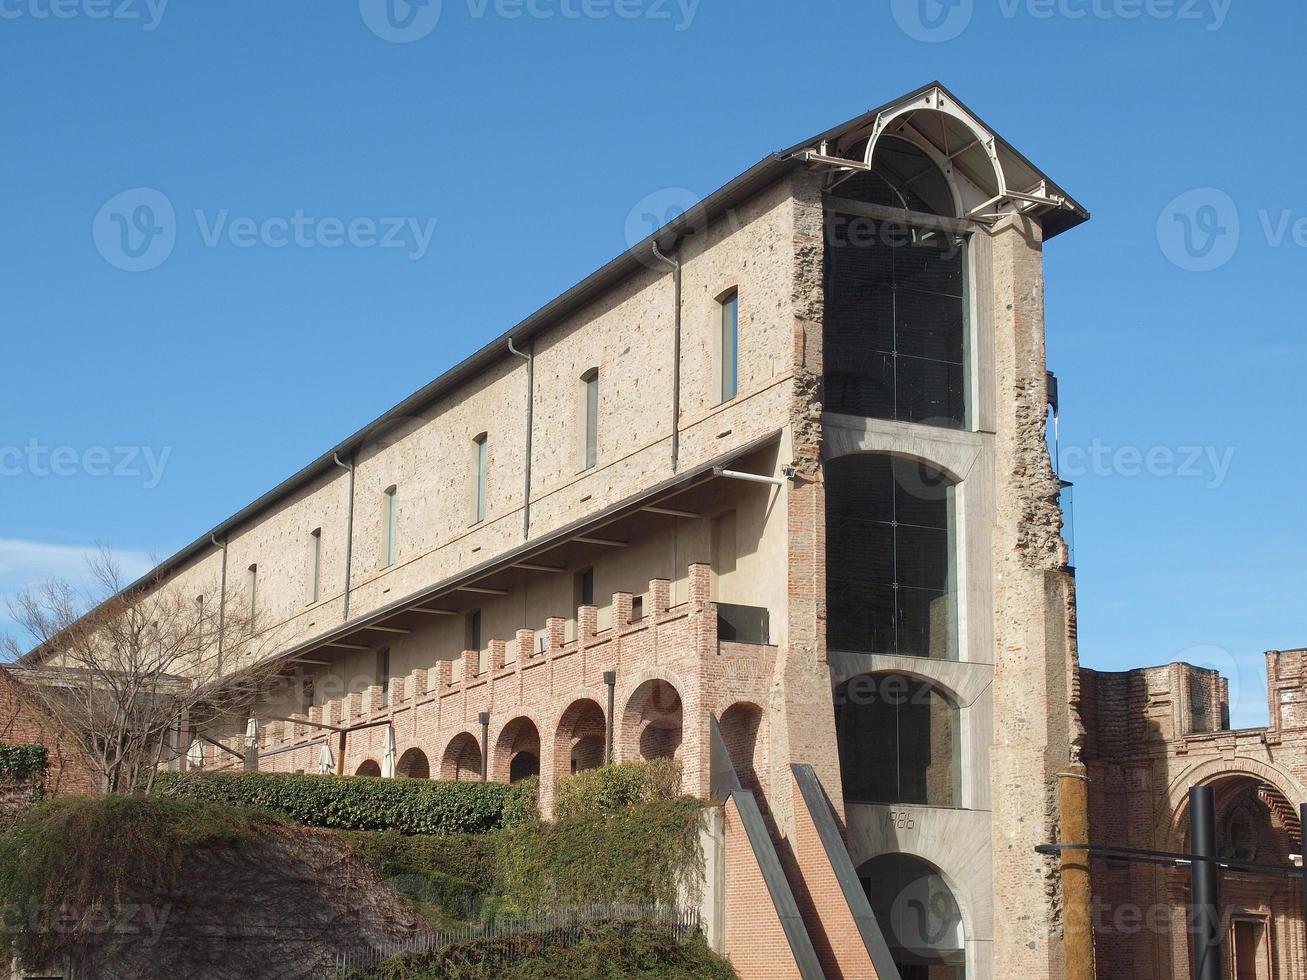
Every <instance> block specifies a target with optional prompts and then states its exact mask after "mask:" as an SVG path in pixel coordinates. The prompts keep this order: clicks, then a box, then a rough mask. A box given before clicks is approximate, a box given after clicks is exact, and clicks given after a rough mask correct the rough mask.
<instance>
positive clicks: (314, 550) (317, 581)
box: [309, 527, 322, 605]
mask: <svg viewBox="0 0 1307 980" xmlns="http://www.w3.org/2000/svg"><path fill="white" fill-rule="evenodd" d="M321 584H322V528H320V527H315V528H314V529H313V530H312V531H310V532H309V605H313V603H315V602H317V601H318V594H319V590H320V588H321Z"/></svg>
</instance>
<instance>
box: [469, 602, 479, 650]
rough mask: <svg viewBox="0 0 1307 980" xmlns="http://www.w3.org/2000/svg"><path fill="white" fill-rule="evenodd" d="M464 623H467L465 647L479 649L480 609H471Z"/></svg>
mask: <svg viewBox="0 0 1307 980" xmlns="http://www.w3.org/2000/svg"><path fill="white" fill-rule="evenodd" d="M466 623H467V638H466V643H467V646H466V649H468V650H480V649H481V610H480V609H474V610H472V612H470V613H468V614H467V620H466Z"/></svg>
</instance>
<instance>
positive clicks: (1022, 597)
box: [990, 217, 1080, 980]
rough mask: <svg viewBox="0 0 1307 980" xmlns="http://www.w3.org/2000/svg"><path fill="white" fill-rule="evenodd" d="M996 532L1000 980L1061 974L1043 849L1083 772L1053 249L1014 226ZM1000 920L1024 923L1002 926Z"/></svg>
mask: <svg viewBox="0 0 1307 980" xmlns="http://www.w3.org/2000/svg"><path fill="white" fill-rule="evenodd" d="M992 247H993V274H994V328H995V329H994V336H995V351H994V360H995V366H996V377H995V391H996V394H997V397H996V417H995V440H994V442H995V465H994V479H995V487H994V498H995V501H996V520H995V528H994V539H993V552H992V554H993V560H994V583H995V594H994V684H993V699H994V740H993V746H992V749H991V752H990V769H991V788H992V798H993V853H994V908H995V911H996V913H998V914H996V915H995V917H994V963H993V973H994V976H996V977H1022V978H1024V980H1048V978H1053V977H1061V976H1063V975H1064V974H1065V964H1064V951H1063V949H1062V937H1061V921H1060V919H1061V911H1060V909H1061V902H1060V898H1059V894H1058V893H1059V885H1060V883H1059V879H1058V874H1057V866H1056V864H1055V863H1054V862H1052V861H1049V860H1047V859H1045V858H1042V857H1040V856H1039V855H1037V854H1035V853H1034V848H1035V845H1037V844H1042V843H1046V842H1048V841H1053V840H1056V839H1057V785H1056V782H1057V780H1056V773H1057V771H1058V770H1059V769H1061V768H1063V767H1064V766H1067V765H1068V764H1071V763H1073V762H1076V761H1078V758H1077V756H1078V752H1076V751H1075V750H1074V748H1073V743H1075V742H1078V741H1079V739H1080V733H1079V722H1078V709H1077V707H1076V706H1075V705H1074V704H1073V692H1072V688H1071V683H1070V678H1071V676H1072V674H1073V672H1074V671H1075V669H1076V663H1075V652H1074V646H1073V642H1072V638H1071V629H1072V623H1073V622H1074V610H1075V591H1074V582H1073V580H1072V579H1071V577H1070V575H1069V574H1067V571H1066V547H1065V545H1064V543H1063V541H1062V538H1061V536H1060V533H1059V532H1060V528H1061V513H1060V511H1059V509H1058V505H1057V498H1058V483H1057V479H1056V477H1055V476H1054V475H1053V468H1052V465H1051V462H1050V460H1049V455H1048V443H1047V439H1046V433H1045V419H1046V417H1047V412H1048V391H1047V381H1046V375H1045V354H1044V306H1043V284H1044V280H1043V243H1042V235H1041V230H1040V228H1039V226H1038V225H1037V224H1036V223H1035V222H1033V221H1031V220H1029V219H1027V218H1020V217H1013V218H1007V219H1005V220H1004V221H1002V222H1001V223H1000V224H999V225H998V226H997V227H996V228H995V229H994V232H993V241H992ZM999 910H1009V912H1010V910H1020V914H1004V913H1000V912H999Z"/></svg>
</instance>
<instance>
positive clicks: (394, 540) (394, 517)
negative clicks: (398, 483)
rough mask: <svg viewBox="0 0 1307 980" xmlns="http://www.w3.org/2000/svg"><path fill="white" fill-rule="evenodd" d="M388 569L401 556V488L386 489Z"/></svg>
mask: <svg viewBox="0 0 1307 980" xmlns="http://www.w3.org/2000/svg"><path fill="white" fill-rule="evenodd" d="M385 521H386V541H385V544H386V567H387V568H389V567H390V566H391V565H393V564H395V559H396V558H397V557H398V555H399V488H398V487H387V488H386V513H385Z"/></svg>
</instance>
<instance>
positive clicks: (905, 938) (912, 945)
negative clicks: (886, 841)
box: [858, 854, 966, 980]
mask: <svg viewBox="0 0 1307 980" xmlns="http://www.w3.org/2000/svg"><path fill="white" fill-rule="evenodd" d="M858 878H859V879H860V880H861V881H862V887H863V888H864V889H865V890H866V892H867V899H868V901H869V902H870V904H871V910H872V911H873V912H874V913H875V914H876V921H877V923H878V924H879V925H880V931H881V932H882V933H883V934H884V936H885V943H886V945H888V946H889V952H890V956H891V957H892V958H893V959H894V963H895V965H896V966H898V968H899V976H900V977H902V978H903V980H964V977H965V976H966V944H965V935H966V933H965V930H964V928H963V922H962V911H961V909H959V908H958V902H957V899H956V898H954V897H953V891H952V890H951V889H950V888H949V886H948V883H947V882H946V881H945V880H944V879H943V877H942V876H941V875H940V874H939V872H937V871H936V870H935V869H934V868H932V867H931V866H930V865H928V864H926V862H925V861H922V860H921V859H919V858H915V857H913V856H912V855H910V854H882V855H881V856H880V857H876V858H872V859H871V860H870V861H868V862H867V863H866V864H864V865H863V866H862V867H861V868H859V869H858Z"/></svg>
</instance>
